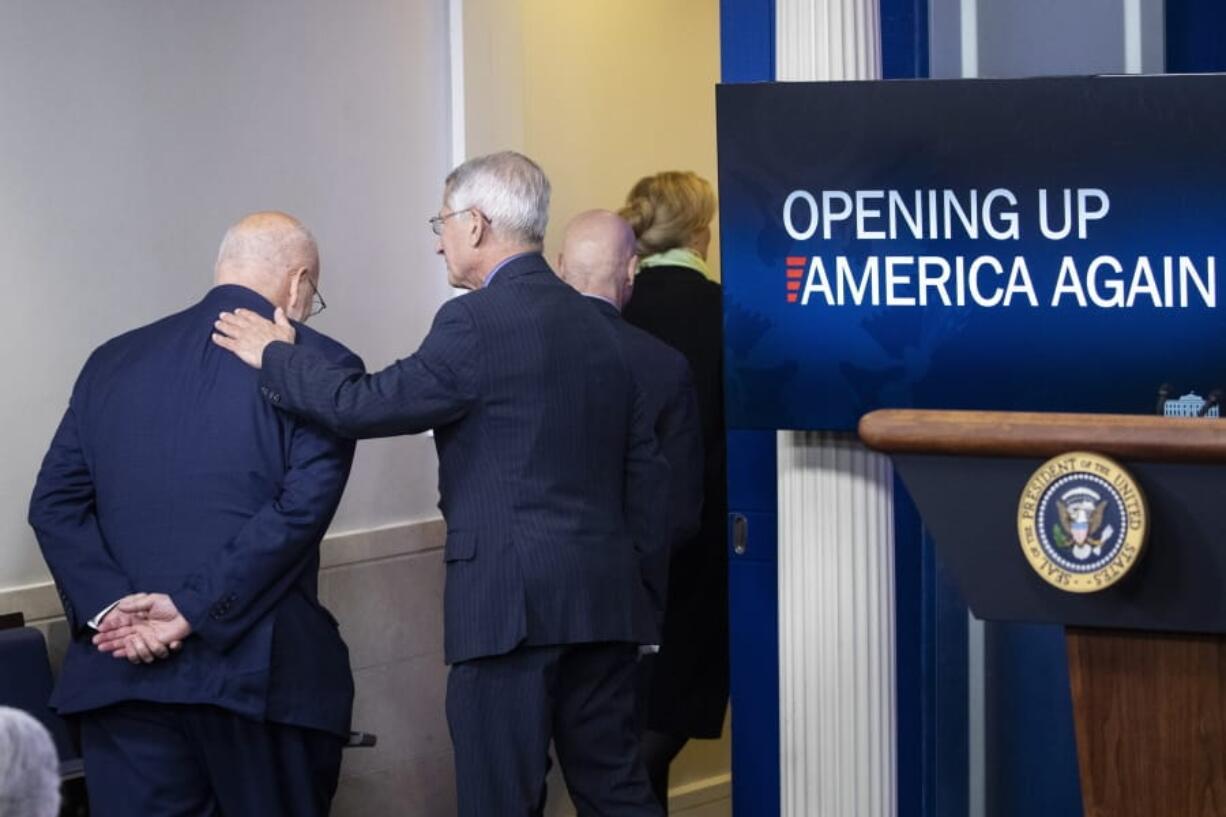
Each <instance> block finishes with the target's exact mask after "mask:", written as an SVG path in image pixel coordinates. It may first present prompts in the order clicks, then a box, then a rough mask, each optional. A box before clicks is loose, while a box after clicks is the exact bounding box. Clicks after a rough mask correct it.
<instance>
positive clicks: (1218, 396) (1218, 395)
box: [1196, 389, 1222, 417]
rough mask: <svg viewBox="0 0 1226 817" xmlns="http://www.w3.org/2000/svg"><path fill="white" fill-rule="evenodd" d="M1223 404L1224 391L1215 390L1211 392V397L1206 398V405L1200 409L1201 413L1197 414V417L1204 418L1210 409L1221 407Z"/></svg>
mask: <svg viewBox="0 0 1226 817" xmlns="http://www.w3.org/2000/svg"><path fill="white" fill-rule="evenodd" d="M1221 402H1222V390H1221V389H1214V390H1213V391H1211V392H1209V396H1208V397H1206V398H1205V405H1203V406H1201V407H1200V411H1198V412H1196V416H1197V417H1204V416H1205V415H1206V414H1208V413H1209V409H1211V408H1213V407H1214V406H1216V405H1219V404H1220V403H1221Z"/></svg>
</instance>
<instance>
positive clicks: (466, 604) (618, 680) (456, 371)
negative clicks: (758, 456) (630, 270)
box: [262, 254, 667, 815]
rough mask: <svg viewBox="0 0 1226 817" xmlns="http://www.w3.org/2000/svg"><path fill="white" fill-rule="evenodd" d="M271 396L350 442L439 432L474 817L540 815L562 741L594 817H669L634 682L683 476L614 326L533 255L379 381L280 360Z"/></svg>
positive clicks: (462, 763) (460, 709) (277, 355)
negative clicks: (673, 488)
mask: <svg viewBox="0 0 1226 817" xmlns="http://www.w3.org/2000/svg"><path fill="white" fill-rule="evenodd" d="M262 385H263V387H264V389H265V390H266V392H267V397H268V399H269V400H270V401H271V402H273V403H274V404H276V405H278V406H281V407H282V408H285V409H287V410H290V411H293V412H297V413H301V414H304V415H305V416H307V417H309V418H311V419H313V420H315V421H317V422H319V423H320V424H322V425H324V426H326V427H328V428H331V429H333V430H335V431H337V432H338V433H340V434H343V435H346V436H351V437H377V436H388V435H395V434H411V433H416V432H420V431H424V430H426V429H429V428H433V429H434V430H435V443H436V445H437V448H438V456H439V494H440V503H439V506H440V508H441V510H442V512H443V516H444V517H445V519H446V521H447V542H446V547H445V552H444V558H445V560H446V563H447V578H446V595H445V628H446V634H445V651H446V659H447V661H448V662H449V663H451V664H453V668H452V673H451V679H450V681H449V689H448V705H447V706H448V716H449V720H450V723H451V730H452V739H453V741H454V743H455V746H456V764H457V788H458V791H459V801H460V812H461V814H463V815H492V814H498V815H516V814H530V813H532V811H533V810H534V808H535V805H536V800H537V798H538V796H539V793H540V786H541V782H542V780H543V777H544V756H545V749H546V747H547V744H548V741H549V739H550V737H551V736H552V737H554V739H555V742H556V743H557V745H558V748H559V753H560V755H562V756H561V757H560V760H561V761H562V765H563V769H564V771H566V772H567V779H568V783H569V784H570V788H571V792H572V795H574V796H575V797H576V799H577V800H578V801H580V803H581V808H587V809H588V810H589V811H593V810H594V811H598V812H599V813H601V814H606V815H618V814H627V815H630V814H635V815H637V814H657V813H658V811H657V810H654V809H653V808H652V805H651V804H652V800H651V794H650V791H649V790H648V789H647V785H646V777H645V775H644V774H643V773H642V769H641V766H640V765H639V764H638V758H637V738H636V735H635V731H634V726H633V708H634V692H633V680H634V679H633V670H634V666H633V663H634V653H635V645H637V644H641V643H652V642H654V641H655V639H656V638H657V637H658V627H657V622H656V616H655V612H654V610H653V607H652V601H651V597H650V594H649V593H648V592H647V589H646V588H645V586H644V572H643V571H644V568H645V567H646V566H647V565H650V564H652V563H654V561H655V560H657V559H658V556H659V553H660V551H661V549H662V548H666V547H667V541H666V538H665V535H664V534H663V533H662V532H661V519H662V515H663V512H664V501H665V500H666V497H665V496H663V495H662V494H663V493H664V492H663V491H662V490H661V488H662V486H663V485H664V483H665V480H666V479H667V465H666V464H665V463H664V461H663V460H662V459H661V458H660V457H659V455H658V453H657V450H656V444H655V439H654V435H653V430H652V425H651V420H650V418H649V416H648V415H647V409H646V406H645V405H644V404H643V397H642V394H641V393H640V391H639V389H638V387H637V386H636V384H635V381H634V377H633V374H632V372H631V370H630V367H629V365H628V364H627V362H626V360H625V357H624V353H623V351H622V348H621V345H620V344H619V342H618V339H617V336H616V333H615V331H614V329H613V327H612V326H611V325H610V324H609V322H608V321H607V320H605V319H604V318H603V317H602V316H600V315H599V313H597V312H596V311H595V310H593V309H591V308H590V307H589V306H588V305H587V304H586V302H585V299H584V298H583V296H581V295H579V294H578V293H577V292H575V291H574V290H572V289H571V288H570V287H569V286H567V285H566V284H564V283H563V282H562V281H560V280H559V279H558V278H557V277H556V276H555V275H554V274H553V272H552V271H551V270H550V269H549V266H548V265H547V264H546V263H545V260H544V259H543V258H542V257H541V256H540V255H539V254H530V255H526V256H521V257H519V258H516V259H513V260H511V261H510V262H509V263H507V264H506V265H505V266H503V267H502V268H501V269H500V270H499V271H498V272H497V274H496V275H495V276H494V278H493V279H492V281H491V282H490V283H489V285H488V286H487V287H486V288H484V289H482V290H479V291H476V292H472V293H469V294H466V295H464V296H462V297H459V298H454V299H452V300H450V301H448V302H447V303H446V304H444V306H443V307H442V308H441V309H440V310H439V312H438V314H437V316H436V317H435V321H434V325H433V326H432V327H431V329H430V333H429V335H428V336H427V337H426V338H425V340H424V341H423V342H422V345H421V347H420V348H419V349H418V351H417V352H416V353H415V354H413V355H411V356H409V357H407V358H404V359H403V360H399V361H397V362H396V363H394V364H393V365H391V366H389V367H388V368H386V369H384V370H383V371H381V372H378V373H376V374H373V375H364V374H363V373H362V372H361V371H358V370H356V369H351V368H346V367H345V366H343V365H337V364H335V363H334V362H331V361H329V360H327V359H326V357H325V356H323V355H321V354H319V353H318V352H317V351H315V350H311V349H309V348H302V347H300V346H290V345H288V344H281V343H274V344H271V345H270V346H269V347H268V348H267V349H266V350H265V352H264V360H263V378H262ZM572 704H573V705H572ZM582 803H587V804H588V805H587V806H586V807H585V806H583V805H582Z"/></svg>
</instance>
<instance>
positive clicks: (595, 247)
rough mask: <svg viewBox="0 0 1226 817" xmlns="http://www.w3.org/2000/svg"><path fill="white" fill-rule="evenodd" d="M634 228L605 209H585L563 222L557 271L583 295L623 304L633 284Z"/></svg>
mask: <svg viewBox="0 0 1226 817" xmlns="http://www.w3.org/2000/svg"><path fill="white" fill-rule="evenodd" d="M636 266H637V259H636V258H635V243H634V230H632V229H631V228H630V225H629V224H627V223H626V222H625V221H624V220H623V219H622V218H621V217H620V216H618V215H616V214H615V213H611V212H609V211H608V210H588V211H587V212H586V213H580V214H579V215H577V216H575V217H574V218H573V219H571V222H570V223H569V224H567V225H566V235H565V237H564V238H563V239H562V250H561V252H560V253H559V256H558V274H559V275H560V276H561V277H562V280H564V281H566V283H568V284H570V285H571V286H572V287H574V288H575V289H577V290H579V291H580V292H582V293H583V294H585V295H598V296H600V297H602V298H605V299H606V300H609V301H612V302H613V303H615V304H617V306H618V308H620V307H622V306H625V304H626V301H628V300H630V291H631V287H632V286H633V280H634V270H635V267H636Z"/></svg>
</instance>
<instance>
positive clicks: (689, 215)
mask: <svg viewBox="0 0 1226 817" xmlns="http://www.w3.org/2000/svg"><path fill="white" fill-rule="evenodd" d="M618 215H620V216H621V217H622V218H624V219H625V220H626V221H627V222H628V223H629V224H630V226H631V227H632V228H633V229H634V235H635V238H636V239H637V240H638V252H639V255H641V256H648V255H654V254H655V253H661V252H667V251H668V250H672V249H676V248H677V247H684V246H687V245H688V244H689V243H690V241H691V239H693V237H694V236H695V235H696V234H697V233H699V232H701V231H702V230H703V229H705V228H706V227H707V226H708V225H709V224H710V223H711V220H712V219H713V218H715V192H714V191H713V190H712V189H711V183H710V182H708V181H707V180H706V179H704V178H702V177H701V176H699V175H698V174H697V173H692V172H690V171H679V170H668V171H665V172H663V173H657V174H656V175H654V176H645V177H643V178H642V179H639V181H638V182H637V183H636V184H635V185H634V187H633V188H631V190H630V194H629V195H628V196H627V197H626V204H625V205H624V206H623V207H622V209H621V210H620V211H618Z"/></svg>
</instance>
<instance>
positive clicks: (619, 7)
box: [463, 0, 730, 817]
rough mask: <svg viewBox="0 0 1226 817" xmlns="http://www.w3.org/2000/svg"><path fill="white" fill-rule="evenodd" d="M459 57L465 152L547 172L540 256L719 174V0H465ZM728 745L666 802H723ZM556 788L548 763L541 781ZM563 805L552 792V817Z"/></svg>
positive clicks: (679, 809)
mask: <svg viewBox="0 0 1226 817" xmlns="http://www.w3.org/2000/svg"><path fill="white" fill-rule="evenodd" d="M463 65H464V84H465V101H466V106H465V129H466V140H465V141H466V145H465V146H466V152H467V155H469V156H476V155H480V154H482V153H489V152H491V151H495V150H504V149H508V148H510V149H515V150H521V151H523V152H525V153H527V154H528V155H529V156H531V157H532V158H534V159H536V160H537V161H538V162H540V163H541V165H542V166H543V167H544V168H545V171H546V173H548V174H549V178H550V180H551V181H552V183H553V206H552V213H551V219H550V229H549V234H548V236H547V239H546V253H547V255H548V256H549V258H550V260H551V261H553V260H555V259H556V254H557V247H558V244H559V240H560V238H561V235H562V231H563V229H564V227H565V225H566V222H567V221H568V220H569V219H570V218H571V217H572V216H574V215H575V214H577V213H579V212H581V211H583V210H586V209H589V208H592V207H605V208H609V209H617V207H619V206H620V205H621V203H622V202H623V201H624V200H625V196H626V193H627V192H628V191H629V190H630V187H631V185H633V184H634V182H635V181H637V180H638V179H639V178H640V177H642V176H644V175H647V174H650V173H655V172H658V171H660V170H693V171H695V172H696V173H699V174H700V175H702V176H705V177H706V178H708V179H710V180H711V182H712V183H713V184H714V183H715V181H716V179H715V169H716V162H715V84H716V83H717V82H718V81H719V3H718V0H617V2H603V1H600V2H598V1H597V0H579V1H578V2H577V1H576V0H464V59H463ZM715 236H716V237H715V238H714V239H713V241H712V246H711V253H710V259H711V262H712V263H711V266H712V271H713V273H714V274H715V275H716V276H718V274H719V263H718V259H719V244H718V225H716V233H715ZM729 753H730V743H729V738H728V735H727V734H725V736H724V739H723V740H721V741H694V742H692V743H691V744H690V745H689V746H688V747H687V748H686V750H685V751H684V752H683V753H682V756H681V757H680V758H679V759H678V761H677V763H676V764H674V767H673V774H672V778H671V780H670V783H671V785H672V794H673V799H674V804H675V807H674V810H673V811H674V813H675V814H685V815H687V816H691V815H692V817H697V816H698V815H700V814H701V815H703V817H706V815H722V814H728V813H730V807H729V805H728V803H727V797H728V772H729V767H730V757H729ZM562 788H563V787H562V785H561V781H560V778H559V777H558V775H557V773H556V770H555V774H554V776H553V778H552V779H551V782H550V791H551V793H556V792H559V791H560V790H561V789H562ZM568 812H569V804H567V803H566V802H564V799H563V798H552V799H551V807H550V814H551V815H561V814H566V813H568Z"/></svg>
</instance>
